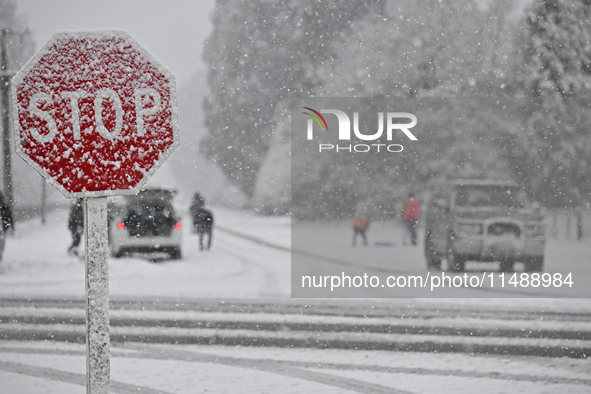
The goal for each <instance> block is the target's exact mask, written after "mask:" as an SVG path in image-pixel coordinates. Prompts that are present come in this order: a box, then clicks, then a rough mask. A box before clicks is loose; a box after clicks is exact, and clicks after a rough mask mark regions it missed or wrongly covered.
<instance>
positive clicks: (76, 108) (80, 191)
mask: <svg viewBox="0 0 591 394" xmlns="http://www.w3.org/2000/svg"><path fill="white" fill-rule="evenodd" d="M12 102H13V120H14V140H15V150H16V152H17V154H18V155H19V156H21V157H22V158H23V159H24V160H25V161H26V162H28V163H29V164H30V165H31V166H33V167H34V168H35V169H36V170H37V171H38V172H39V173H40V174H41V175H43V176H44V177H45V178H47V179H48V180H49V182H51V183H52V184H53V185H54V186H55V187H57V188H58V189H59V190H61V192H62V193H63V194H64V195H65V196H66V197H99V196H108V195H116V194H135V193H137V192H138V191H139V189H140V188H141V187H142V186H143V185H144V184H145V183H146V182H147V180H148V179H149V178H150V176H151V175H152V174H153V173H154V172H155V171H156V169H157V168H158V167H159V166H160V165H161V164H162V163H163V162H164V161H165V160H166V158H167V157H168V156H169V155H170V153H171V152H172V151H173V150H174V149H176V147H177V146H178V144H179V140H178V122H177V108H176V88H175V80H174V77H173V75H172V73H171V72H170V71H169V70H168V69H167V68H166V67H164V66H163V65H162V64H161V63H160V62H159V61H158V60H157V59H156V58H155V57H154V56H152V55H151V54H150V53H149V52H148V51H147V50H146V49H144V48H143V47H141V46H140V45H139V44H138V43H137V42H136V41H135V39H133V38H132V37H131V36H129V35H128V34H127V33H126V32H124V31H80V32H58V33H56V34H55V35H54V36H53V37H52V38H51V40H49V42H47V44H45V46H44V47H43V48H42V49H41V50H40V51H39V52H37V53H36V54H35V56H34V57H33V58H32V59H31V60H29V62H28V63H27V64H26V65H25V66H24V67H23V69H22V70H21V71H20V72H19V73H18V74H17V75H16V76H15V77H14V78H13V80H12Z"/></svg>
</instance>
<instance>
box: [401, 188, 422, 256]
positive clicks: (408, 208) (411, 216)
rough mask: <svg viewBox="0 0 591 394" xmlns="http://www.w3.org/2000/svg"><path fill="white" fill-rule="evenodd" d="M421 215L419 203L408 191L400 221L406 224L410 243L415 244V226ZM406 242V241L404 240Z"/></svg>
mask: <svg viewBox="0 0 591 394" xmlns="http://www.w3.org/2000/svg"><path fill="white" fill-rule="evenodd" d="M420 217H421V203H420V201H419V200H417V199H416V197H415V196H414V194H413V193H408V200H406V203H405V204H404V213H403V215H402V221H403V222H404V224H405V225H406V231H407V233H408V235H409V236H410V243H411V244H413V245H416V244H417V227H418V224H419V218H420ZM405 243H406V242H405Z"/></svg>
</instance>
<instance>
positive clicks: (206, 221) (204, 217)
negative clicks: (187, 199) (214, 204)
mask: <svg viewBox="0 0 591 394" xmlns="http://www.w3.org/2000/svg"><path fill="white" fill-rule="evenodd" d="M193 225H194V227H195V229H196V231H197V234H198V235H199V250H203V238H204V236H205V235H207V250H209V249H210V248H211V237H212V233H213V214H212V213H211V212H210V211H208V210H207V209H205V208H201V209H199V210H198V211H197V212H196V214H195V216H193Z"/></svg>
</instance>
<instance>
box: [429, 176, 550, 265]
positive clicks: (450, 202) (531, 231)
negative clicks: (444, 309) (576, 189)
mask: <svg viewBox="0 0 591 394" xmlns="http://www.w3.org/2000/svg"><path fill="white" fill-rule="evenodd" d="M544 246H545V228H544V223H543V216H542V213H541V211H540V209H539V207H537V206H536V204H532V203H530V201H529V200H528V198H527V195H526V194H525V192H524V191H523V190H521V189H520V188H519V187H518V186H517V185H516V184H515V183H513V182H509V181H499V180H456V181H451V182H448V183H446V184H442V185H440V186H439V187H437V188H436V189H435V191H434V194H433V199H432V201H431V203H430V204H429V207H428V211H427V219H426V236H425V257H426V259H427V265H428V267H429V269H437V270H438V269H440V268H441V262H442V260H443V259H446V260H447V265H448V267H449V269H450V270H451V271H463V270H464V267H465V263H466V262H467V261H482V262H499V263H500V267H501V270H502V271H510V270H512V269H513V265H514V263H515V262H523V263H524V264H525V269H526V270H527V271H541V270H542V269H543V266H544Z"/></svg>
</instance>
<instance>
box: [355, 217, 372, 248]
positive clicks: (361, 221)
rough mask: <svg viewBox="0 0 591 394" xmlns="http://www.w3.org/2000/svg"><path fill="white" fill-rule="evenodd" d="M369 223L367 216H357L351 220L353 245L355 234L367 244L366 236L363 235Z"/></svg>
mask: <svg viewBox="0 0 591 394" xmlns="http://www.w3.org/2000/svg"><path fill="white" fill-rule="evenodd" d="M369 223H370V220H369V218H357V219H355V220H353V246H355V243H356V241H357V235H360V236H361V239H363V244H364V245H366V246H367V237H366V236H365V232H366V231H367V229H368V228H369Z"/></svg>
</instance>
